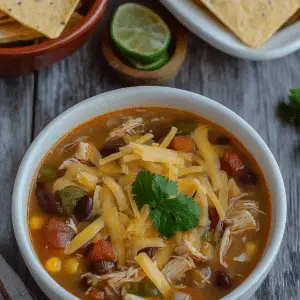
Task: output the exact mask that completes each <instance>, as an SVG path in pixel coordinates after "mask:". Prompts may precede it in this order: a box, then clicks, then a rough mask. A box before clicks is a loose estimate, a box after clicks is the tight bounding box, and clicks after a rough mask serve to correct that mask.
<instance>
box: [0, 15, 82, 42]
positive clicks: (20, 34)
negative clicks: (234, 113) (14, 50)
mask: <svg viewBox="0 0 300 300" xmlns="http://www.w3.org/2000/svg"><path fill="white" fill-rule="evenodd" d="M82 20H83V17H82V16H81V15H80V14H78V13H77V12H75V13H74V14H73V15H72V16H71V18H70V21H69V22H68V24H67V26H66V28H65V31H64V32H67V31H69V30H72V29H73V28H74V27H75V26H77V25H78V24H79V23H80V22H81V21H82ZM43 37H44V36H43V35H42V34H41V33H40V32H38V31H36V30H33V29H31V28H29V27H27V26H24V25H22V24H21V23H18V22H14V23H11V24H5V25H3V26H0V44H5V43H13V42H17V41H31V40H35V39H39V38H43Z"/></svg>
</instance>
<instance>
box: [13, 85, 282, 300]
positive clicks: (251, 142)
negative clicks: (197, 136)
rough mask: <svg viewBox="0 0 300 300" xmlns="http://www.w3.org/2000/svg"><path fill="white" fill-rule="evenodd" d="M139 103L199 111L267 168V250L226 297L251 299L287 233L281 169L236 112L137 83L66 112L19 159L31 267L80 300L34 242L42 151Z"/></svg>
mask: <svg viewBox="0 0 300 300" xmlns="http://www.w3.org/2000/svg"><path fill="white" fill-rule="evenodd" d="M137 106H160V107H171V108H178V109H182V110H186V111H190V112H193V113H196V114H198V115H200V116H203V117H205V118H206V119H209V120H211V121H213V122H215V123H217V124H219V125H221V126H222V127H224V128H226V129H227V130H228V131H229V132H231V133H232V134H233V135H234V136H235V137H237V138H238V139H239V140H240V141H241V142H242V143H243V144H244V145H245V147H246V148H247V149H248V150H249V152H250V153H251V154H252V155H253V156H254V157H255V158H256V160H257V162H258V164H259V165H260V167H261V169H262V170H263V171H264V175H265V178H266V181H267V184H268V186H269V189H270V192H271V198H272V206H273V209H272V228H271V233H270V240H269V242H268V245H267V248H266V251H265V254H264V256H263V258H262V260H261V262H260V263H259V264H258V265H257V267H256V268H255V270H254V271H253V272H252V273H251V275H250V276H249V277H248V278H247V279H246V280H245V281H244V282H243V283H242V284H241V285H240V286H239V287H237V288H236V289H235V290H234V291H233V292H231V293H230V294H229V295H228V296H226V297H225V298H224V299H231V300H232V299H243V300H244V299H247V298H249V297H250V296H251V295H252V294H253V293H254V292H255V291H256V289H257V288H258V287H259V285H260V284H261V282H262V281H263V279H264V278H265V276H266V275H267V273H268V272H269V269H270V268H271V266H272V264H273V261H274V259H275V257H276V255H277V253H278V250H279V247H280V243H281V240H282V237H283V233H284V228H285V221H286V196H285V189H284V184H283V180H282V176H281V173H280V171H279V168H278V165H277V163H276V161H275V159H274V157H273V155H272V153H271V151H270V150H269V148H268V147H267V145H266V144H265V143H264V141H263V140H262V139H261V138H260V136H259V135H258V134H257V133H256V132H255V131H254V129H253V128H252V127H251V126H250V125H248V124H247V123H246V122H245V121H244V120H242V119H241V118H240V117H239V116H237V115H236V114H235V113H234V112H232V111H230V110H229V109H227V108H226V107H224V106H222V105H221V104H219V103H217V102H214V101H212V100H210V99H208V98H206V97H203V96H200V95H198V94H194V93H191V92H187V91H184V90H178V89H172V88H164V87H135V88H127V89H121V90H116V91H112V92H108V93H104V94H101V95H98V96H95V97H93V98H91V99H88V100H86V101H83V102H81V103H79V104H77V105H75V106H74V107H72V108H70V109H68V110H67V111H65V112H64V113H63V114H61V115H60V116H59V117H57V118H56V119H55V120H54V121H52V122H51V123H50V124H49V125H48V126H47V127H46V128H45V129H44V130H43V131H42V132H41V133H40V134H39V135H38V137H37V138H36V139H35V141H34V142H33V143H32V145H31V146H30V147H29V149H28V151H27V153H26V155H25V157H24V159H23V161H22V163H21V166H20V168H19V171H18V174H17V178H16V182H15V186H14V192H13V206H12V219H13V225H14V231H15V236H16V239H17V242H18V245H19V248H20V250H21V253H22V255H23V258H24V260H25V262H26V264H27V267H28V269H29V270H30V272H31V274H32V275H33V277H34V278H35V279H36V281H37V283H38V284H39V285H40V287H41V288H42V290H43V291H44V292H45V293H46V294H47V296H48V297H49V298H50V299H53V300H54V299H55V300H62V299H63V300H75V299H77V298H76V297H75V296H73V295H71V294H70V293H69V292H67V291H66V290H65V289H63V288H62V287H61V286H60V285H59V284H57V283H56V282H55V281H54V280H53V279H52V278H51V277H50V276H49V274H48V273H47V272H46V271H45V269H44V268H43V266H42V265H41V263H40V262H39V260H38V258H37V256H36V254H35V252H34V249H33V247H32V245H31V243H30V238H29V234H28V225H27V204H28V197H29V192H30V186H31V183H32V180H33V177H34V174H35V172H36V171H37V167H38V166H39V162H40V161H41V160H42V158H43V157H44V155H45V154H46V153H47V152H48V151H49V149H51V147H53V145H55V144H56V142H57V141H58V140H59V139H60V138H62V137H63V136H64V135H65V134H66V133H68V132H69V131H70V130H72V128H74V127H75V126H77V125H79V124H81V123H83V122H85V121H87V120H89V119H91V118H93V117H95V116H97V115H101V114H104V113H108V112H112V111H115V110H120V109H124V108H130V107H137Z"/></svg>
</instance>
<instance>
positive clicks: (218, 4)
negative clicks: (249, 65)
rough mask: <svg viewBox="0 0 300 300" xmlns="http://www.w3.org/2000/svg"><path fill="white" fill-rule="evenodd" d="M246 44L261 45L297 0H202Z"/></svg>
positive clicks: (295, 6) (299, 5) (291, 11)
mask: <svg viewBox="0 0 300 300" xmlns="http://www.w3.org/2000/svg"><path fill="white" fill-rule="evenodd" d="M201 2H202V3H203V4H204V5H205V6H206V7H207V8H208V9H209V10H210V11H211V12H212V13H213V14H214V15H215V16H216V17H217V18H218V19H219V20H220V21H222V22H223V23H224V24H225V25H226V26H227V27H228V28H229V29H230V30H231V31H232V32H233V33H234V34H236V35H237V36H238V37H239V38H240V39H241V40H242V41H243V42H244V43H245V44H247V45H248V46H250V47H253V48H258V47H260V46H262V45H263V44H264V43H265V42H266V41H267V40H268V39H269V38H270V37H271V36H272V35H273V34H274V33H275V32H276V31H277V30H278V29H279V28H280V27H281V26H282V25H283V24H284V23H285V22H286V21H287V20H288V19H289V18H290V17H291V16H292V15H293V14H295V13H296V11H297V10H298V9H299V8H300V0H201Z"/></svg>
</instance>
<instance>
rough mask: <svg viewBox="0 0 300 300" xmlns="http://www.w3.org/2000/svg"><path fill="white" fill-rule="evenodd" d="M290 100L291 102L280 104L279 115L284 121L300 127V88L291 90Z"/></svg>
mask: <svg viewBox="0 0 300 300" xmlns="http://www.w3.org/2000/svg"><path fill="white" fill-rule="evenodd" d="M289 100H290V102H289V103H285V102H282V103H280V104H279V106H278V116H279V117H280V119H281V120H282V121H283V122H285V123H289V124H292V125H294V126H295V127H296V128H297V129H300V88H297V89H291V90H290V95H289Z"/></svg>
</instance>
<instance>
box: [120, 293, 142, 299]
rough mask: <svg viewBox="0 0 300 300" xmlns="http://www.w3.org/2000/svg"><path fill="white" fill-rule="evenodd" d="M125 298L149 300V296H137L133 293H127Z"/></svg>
mask: <svg viewBox="0 0 300 300" xmlns="http://www.w3.org/2000/svg"><path fill="white" fill-rule="evenodd" d="M124 299H125V300H147V298H144V297H140V296H136V295H133V294H126V295H125V297H124Z"/></svg>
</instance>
